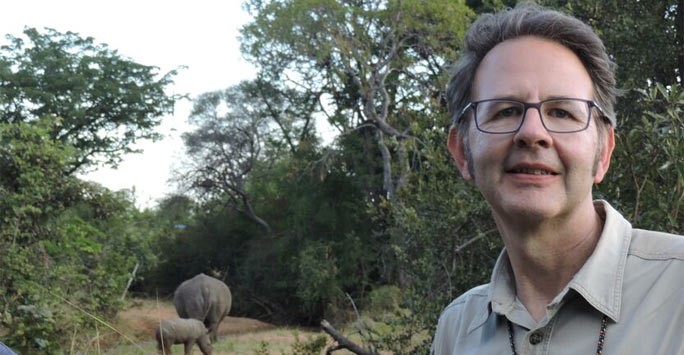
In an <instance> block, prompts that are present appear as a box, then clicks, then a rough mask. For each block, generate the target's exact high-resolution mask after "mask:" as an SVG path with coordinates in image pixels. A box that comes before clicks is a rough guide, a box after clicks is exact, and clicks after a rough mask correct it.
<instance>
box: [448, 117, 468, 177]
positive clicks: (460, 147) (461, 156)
mask: <svg viewBox="0 0 684 355" xmlns="http://www.w3.org/2000/svg"><path fill="white" fill-rule="evenodd" d="M447 148H448V149H449V153H451V156H452V157H453V158H454V161H455V162H456V166H457V167H458V171H460V172H461V175H462V176H463V178H464V179H466V181H470V180H472V179H473V177H472V176H471V175H470V169H469V166H468V164H470V162H469V159H468V157H467V156H466V146H465V139H464V137H461V134H460V133H459V130H458V128H456V126H451V128H450V129H449V138H447Z"/></svg>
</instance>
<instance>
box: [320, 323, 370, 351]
mask: <svg viewBox="0 0 684 355" xmlns="http://www.w3.org/2000/svg"><path fill="white" fill-rule="evenodd" d="M321 327H322V328H323V330H324V331H325V332H326V333H328V334H330V336H331V337H333V339H335V341H336V342H337V345H334V346H331V347H329V348H328V349H327V350H326V351H325V354H326V355H329V354H332V353H333V352H334V351H337V350H341V349H347V350H349V351H351V352H353V353H354V354H357V355H379V354H378V353H377V352H375V351H370V350H366V349H364V348H362V347H360V346H358V345H356V344H355V343H354V342H352V341H351V340H349V339H347V338H346V337H345V336H344V335H342V334H340V332H338V331H337V330H336V329H335V328H334V327H333V326H332V325H331V324H330V323H329V322H328V321H327V320H325V319H324V320H322V321H321Z"/></svg>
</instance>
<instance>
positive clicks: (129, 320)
mask: <svg viewBox="0 0 684 355" xmlns="http://www.w3.org/2000/svg"><path fill="white" fill-rule="evenodd" d="M120 317H121V319H122V320H123V321H124V322H125V323H126V324H127V326H128V327H130V328H132V329H131V330H134V331H135V332H136V333H147V334H149V335H150V336H151V337H152V338H154V330H155V329H156V328H157V326H158V325H159V321H160V320H164V319H169V318H177V317H178V315H177V314H176V309H175V308H174V307H173V305H172V304H170V303H164V302H160V303H158V304H157V303H156V302H152V301H145V302H142V303H141V304H140V305H136V306H134V307H132V308H129V309H127V310H125V311H123V312H121V313H120ZM268 329H275V326H274V325H272V324H268V323H264V322H261V321H258V320H256V319H251V318H241V317H226V318H224V319H223V321H222V322H221V325H220V326H219V330H218V334H219V335H234V334H243V333H250V332H255V331H260V330H268Z"/></svg>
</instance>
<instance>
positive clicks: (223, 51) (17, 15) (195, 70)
mask: <svg viewBox="0 0 684 355" xmlns="http://www.w3.org/2000/svg"><path fill="white" fill-rule="evenodd" d="M241 3H242V1H240V0H195V1H177V0H165V1H160V0H117V1H102V0H13V1H3V3H2V5H3V9H2V11H0V34H1V35H2V37H1V41H2V42H1V43H3V44H4V43H5V39H4V35H5V34H12V35H15V36H19V35H21V33H22V31H23V28H24V26H29V27H36V28H39V29H42V28H43V27H51V28H54V29H56V30H58V31H60V32H66V31H72V32H77V33H78V34H79V35H80V36H81V37H93V38H94V39H95V41H96V42H97V43H106V44H107V45H109V47H110V49H116V50H118V51H119V53H120V54H121V55H123V56H126V57H129V58H131V59H133V60H134V61H136V62H138V63H141V64H145V65H154V66H157V67H159V68H160V70H159V71H160V73H166V72H167V71H169V70H172V69H175V68H177V67H179V66H181V65H185V66H187V67H188V68H187V69H184V70H181V71H180V72H179V75H178V76H176V78H175V80H174V82H175V85H174V87H173V93H178V94H184V93H187V94H189V95H190V97H195V96H197V95H199V94H201V93H204V92H207V91H212V90H219V89H224V88H226V87H228V86H231V85H234V84H237V83H238V82H239V81H240V80H244V79H250V78H252V77H253V76H254V74H255V69H254V68H253V67H251V66H250V65H249V64H248V63H246V62H245V61H244V60H243V59H242V58H241V55H240V52H239V42H238V41H237V38H236V37H237V36H238V35H239V33H238V29H239V28H240V27H241V26H242V25H243V24H245V23H246V22H247V21H249V16H248V15H247V13H246V12H244V11H243V10H242V8H241ZM191 107H192V105H191V103H190V102H189V101H182V102H179V103H178V104H177V105H176V109H175V114H174V115H173V116H170V117H165V118H164V120H163V123H162V126H161V127H160V129H159V131H160V132H161V133H162V134H164V135H165V136H166V138H165V139H164V140H162V141H158V142H154V143H152V142H149V143H142V144H140V145H138V146H136V147H137V148H141V149H143V150H144V152H143V153H142V154H129V155H127V156H125V158H124V159H125V160H124V162H123V163H122V164H121V165H120V166H119V168H118V170H112V169H106V168H100V169H99V170H97V171H95V172H92V173H89V174H87V175H86V176H84V177H83V178H84V179H86V180H93V181H96V182H99V183H100V184H102V185H104V186H106V187H108V188H110V189H112V190H119V189H122V188H132V187H134V188H135V190H136V195H137V198H136V205H138V206H139V207H151V206H153V205H154V204H155V200H156V199H159V198H161V197H163V196H164V195H165V194H166V193H169V192H172V191H173V186H171V185H169V184H168V183H167V180H168V178H169V177H170V172H171V169H173V167H174V166H175V165H174V164H178V163H179V162H180V159H181V156H182V155H183V143H182V140H181V139H180V134H181V133H182V132H183V131H184V130H186V129H187V117H188V114H189V112H190V109H191Z"/></svg>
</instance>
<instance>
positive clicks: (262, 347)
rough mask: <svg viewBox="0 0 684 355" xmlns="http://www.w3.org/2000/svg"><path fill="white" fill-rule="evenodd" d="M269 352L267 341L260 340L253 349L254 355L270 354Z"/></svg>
mask: <svg viewBox="0 0 684 355" xmlns="http://www.w3.org/2000/svg"><path fill="white" fill-rule="evenodd" d="M270 354H271V353H270V352H269V351H268V342H266V341H264V340H262V341H261V343H259V348H258V349H256V350H254V355H270Z"/></svg>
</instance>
